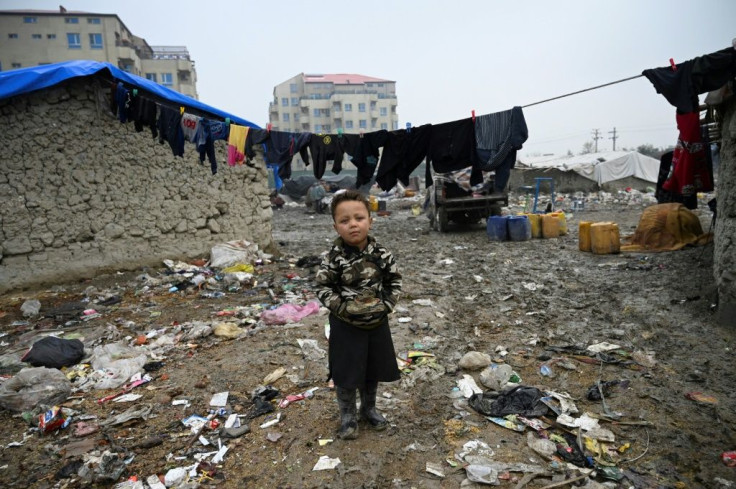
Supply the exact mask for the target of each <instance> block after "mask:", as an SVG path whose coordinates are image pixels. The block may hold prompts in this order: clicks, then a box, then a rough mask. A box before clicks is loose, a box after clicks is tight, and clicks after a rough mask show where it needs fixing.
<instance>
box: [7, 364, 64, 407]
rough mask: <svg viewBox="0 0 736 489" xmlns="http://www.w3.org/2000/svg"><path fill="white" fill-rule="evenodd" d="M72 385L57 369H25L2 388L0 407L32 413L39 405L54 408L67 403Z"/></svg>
mask: <svg viewBox="0 0 736 489" xmlns="http://www.w3.org/2000/svg"><path fill="white" fill-rule="evenodd" d="M71 393H72V383H71V382H69V379H67V378H66V375H64V374H63V373H62V372H61V371H60V370H57V369H55V368H45V367H38V368H24V369H23V370H21V371H20V372H18V373H17V374H16V375H15V376H14V377H12V378H10V379H8V380H6V381H5V382H3V384H2V386H0V407H3V408H5V409H8V410H10V411H16V412H23V411H31V410H32V409H33V408H35V407H36V406H38V405H39V404H43V405H46V406H53V405H56V404H61V403H62V402H64V401H66V400H67V398H68V397H69V396H70V395H71Z"/></svg>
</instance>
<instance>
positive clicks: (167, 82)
mask: <svg viewBox="0 0 736 489" xmlns="http://www.w3.org/2000/svg"><path fill="white" fill-rule="evenodd" d="M173 84H174V77H173V76H171V73H161V85H163V86H165V87H170V86H172V85H173Z"/></svg>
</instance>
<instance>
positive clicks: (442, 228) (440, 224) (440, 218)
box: [434, 207, 447, 233]
mask: <svg viewBox="0 0 736 489" xmlns="http://www.w3.org/2000/svg"><path fill="white" fill-rule="evenodd" d="M434 228H435V229H436V230H437V231H439V232H440V233H444V232H447V210H445V208H444V207H438V208H437V211H436V212H435V215H434Z"/></svg>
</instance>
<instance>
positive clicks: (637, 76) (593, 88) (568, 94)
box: [521, 75, 644, 109]
mask: <svg viewBox="0 0 736 489" xmlns="http://www.w3.org/2000/svg"><path fill="white" fill-rule="evenodd" d="M642 76H644V75H636V76H630V77H628V78H622V79H621V80H616V81H612V82H610V83H604V84H603V85H598V86H596V87H590V88H586V89H584V90H578V91H577V92H571V93H566V94H565V95H560V96H558V97H552V98H548V99H546V100H540V101H539V102H534V103H533V104H527V105H522V106H521V108H522V109H526V108H527V107H531V106H532V105H539V104H543V103H545V102H551V101H552V100H557V99H560V98H565V97H569V96H570V95H577V94H578V93H583V92H589V91H591V90H596V89H598V88H603V87H607V86H610V85H615V84H616V83H621V82H625V81H629V80H633V79H635V78H639V77H642Z"/></svg>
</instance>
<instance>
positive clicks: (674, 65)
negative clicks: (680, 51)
mask: <svg viewBox="0 0 736 489" xmlns="http://www.w3.org/2000/svg"><path fill="white" fill-rule="evenodd" d="M670 67H672V71H677V65H676V64H675V60H674V58H670Z"/></svg>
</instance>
